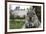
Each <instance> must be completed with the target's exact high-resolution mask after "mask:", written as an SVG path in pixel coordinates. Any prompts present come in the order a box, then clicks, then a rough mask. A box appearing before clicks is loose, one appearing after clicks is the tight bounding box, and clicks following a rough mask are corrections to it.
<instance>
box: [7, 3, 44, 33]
mask: <svg viewBox="0 0 46 34" xmlns="http://www.w3.org/2000/svg"><path fill="white" fill-rule="evenodd" d="M10 4H16V5H17V4H18V5H31V6H41V22H42V23H41V28H30V29H9V5H10ZM7 16H8V17H7V32H18V31H35V30H43V5H42V4H32V3H14V2H7Z"/></svg>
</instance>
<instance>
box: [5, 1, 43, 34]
mask: <svg viewBox="0 0 46 34" xmlns="http://www.w3.org/2000/svg"><path fill="white" fill-rule="evenodd" d="M38 31H44V3H40V2H24V1H6V2H5V32H6V33H22V32H38Z"/></svg>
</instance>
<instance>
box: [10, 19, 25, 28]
mask: <svg viewBox="0 0 46 34" xmlns="http://www.w3.org/2000/svg"><path fill="white" fill-rule="evenodd" d="M24 24H25V22H24V21H14V20H12V21H10V29H20V28H22V26H23V25H24Z"/></svg>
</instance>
